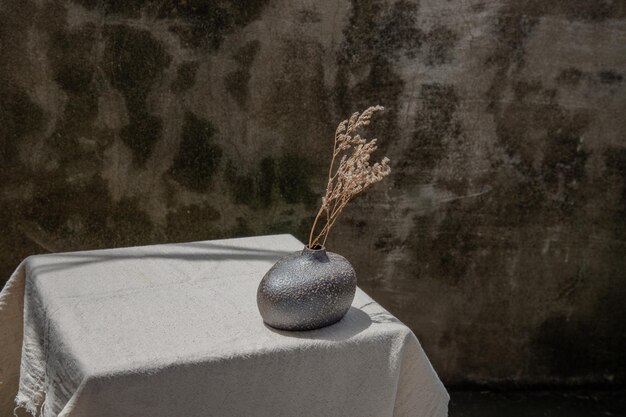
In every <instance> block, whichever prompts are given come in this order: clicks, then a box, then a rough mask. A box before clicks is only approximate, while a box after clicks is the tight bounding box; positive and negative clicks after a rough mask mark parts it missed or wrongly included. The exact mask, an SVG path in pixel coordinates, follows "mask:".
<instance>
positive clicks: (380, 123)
mask: <svg viewBox="0 0 626 417" xmlns="http://www.w3.org/2000/svg"><path fill="white" fill-rule="evenodd" d="M625 77H626V2H625V1H624V0H613V1H609V0H560V1H559V0H554V1H544V0H494V1H484V0H447V1H442V0H419V1H417V0H416V1H405V0H399V1H379V0H370V1H356V0H354V1H352V2H350V1H345V0H332V1H330V0H317V1H314V0H310V1H305V0H298V1H287V0H248V1H234V0H233V1H227V0H220V1H200V0H187V1H183V0H180V1H170V0H161V1H146V0H133V1H121V0H74V1H60V0H57V1H43V0H41V1H34V0H21V1H4V2H2V3H0V162H1V164H0V205H1V206H0V207H1V210H0V227H1V228H2V234H0V271H1V273H2V277H3V278H2V279H4V278H6V277H8V275H9V273H10V272H11V271H12V269H13V268H14V267H15V266H16V265H17V263H18V262H19V260H20V259H21V258H23V257H25V256H27V255H29V254H33V253H41V252H47V251H67V250H79V249H87V248H97V247H112V246H122V245H135V244H148V243H157V242H165V241H184V240H201V239H211V238H218V237H230V236H242V235H253V234H269V233H279V232H289V233H293V234H294V235H295V236H297V237H299V238H304V237H305V235H306V233H307V229H308V227H309V224H310V221H311V217H312V215H313V214H314V211H315V208H316V205H317V200H316V199H317V195H319V193H320V192H321V191H322V187H323V182H324V178H323V177H324V175H325V170H326V164H327V160H328V155H329V153H330V148H331V146H332V135H333V133H334V127H335V126H336V124H337V123H338V122H339V121H340V120H341V119H342V118H344V117H345V116H347V115H348V114H350V113H351V112H353V111H355V110H360V109H363V108H365V107H366V106H368V105H370V104H382V105H384V106H385V107H386V108H387V111H385V113H384V114H382V115H380V116H378V117H377V118H376V120H375V123H374V126H373V127H372V130H371V131H370V132H369V134H370V135H372V136H378V137H379V138H380V140H381V142H382V146H381V148H382V150H381V154H380V156H382V155H383V154H386V155H388V156H389V157H390V158H391V160H392V168H393V173H392V175H391V177H390V178H389V179H387V180H386V181H385V182H384V183H382V184H379V185H377V186H376V187H374V188H372V189H371V190H369V191H368V192H367V193H365V194H364V195H363V196H362V197H360V198H359V199H358V200H357V201H356V202H355V204H354V205H353V206H352V207H351V208H349V209H348V210H347V212H346V213H345V217H344V218H343V220H342V222H341V224H340V225H339V226H338V227H337V229H336V230H335V232H334V233H335V234H334V236H332V237H331V239H330V241H329V245H328V246H329V247H330V249H331V250H334V251H336V252H339V253H342V254H344V255H345V256H346V257H348V258H349V259H351V260H352V261H353V263H354V265H355V267H356V269H357V272H358V274H359V280H360V281H359V282H360V285H361V286H362V287H363V288H364V289H365V290H366V291H368V292H370V293H371V294H372V295H373V296H374V297H375V298H376V299H378V300H379V301H380V302H381V303H382V304H383V305H384V306H385V307H387V308H388V309H389V310H391V311H392V312H393V313H395V314H396V315H397V316H398V317H399V318H400V319H402V320H403V321H405V322H406V323H407V324H408V325H409V326H410V327H411V328H412V329H413V330H414V331H415V333H416V334H417V335H418V336H419V337H420V340H421V341H422V343H423V345H424V348H425V349H426V351H427V353H428V354H429V356H430V358H431V359H432V361H433V363H434V365H435V367H436V369H437V371H438V372H439V373H440V375H441V376H442V377H443V378H444V380H445V381H446V382H448V383H472V382H478V383H481V382H491V383H499V382H502V383H531V384H532V383H584V382H607V383H611V382H624V381H626V349H624V346H626V323H625V320H626V302H625V300H626V133H625V132H626V79H625ZM259 278H260V277H259Z"/></svg>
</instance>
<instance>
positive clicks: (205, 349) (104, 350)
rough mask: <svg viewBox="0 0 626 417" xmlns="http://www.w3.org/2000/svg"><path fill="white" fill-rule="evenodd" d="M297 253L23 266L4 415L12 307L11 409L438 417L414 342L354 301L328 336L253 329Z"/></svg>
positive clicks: (259, 244)
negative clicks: (273, 279)
mask: <svg viewBox="0 0 626 417" xmlns="http://www.w3.org/2000/svg"><path fill="white" fill-rule="evenodd" d="M302 246H303V245H302V243H300V242H299V241H298V240H296V239H295V238H293V237H292V236H289V235H277V236H265V237H253V238H244V239H230V240H222V241H209V242H196V243H182V244H169V245H157V246H144V247H135V248H123V249H111V250H98V251H88V252H74V253H61V254H50V255H39V256H32V257H29V258H28V259H26V260H25V261H24V262H23V263H22V265H20V267H19V269H18V271H16V273H15V274H14V275H13V277H12V278H11V280H10V282H9V283H8V284H7V286H6V288H5V289H4V290H3V291H2V293H1V294H0V316H1V317H2V319H0V335H2V337H3V338H4V336H5V335H7V338H6V339H4V340H5V341H6V342H5V341H3V342H2V349H3V353H2V356H1V357H0V359H1V360H2V362H0V372H1V373H0V383H1V384H2V385H0V387H1V390H2V391H3V394H2V396H3V397H4V398H3V400H4V405H6V398H7V397H9V396H12V394H14V386H15V381H14V378H15V375H14V374H15V368H16V367H15V365H14V364H11V363H9V362H10V361H11V356H12V355H13V356H14V355H15V354H16V352H19V351H20V349H19V348H16V347H15V344H16V343H20V340H19V339H20V337H19V336H16V334H15V333H16V332H17V331H20V330H21V329H20V325H21V323H16V320H21V311H19V310H20V309H21V308H22V306H21V300H20V297H22V296H23V301H24V305H23V323H24V327H23V330H24V332H23V335H24V337H23V342H22V349H21V368H20V381H19V392H18V394H17V401H18V403H19V405H20V406H22V407H25V408H26V409H28V410H29V411H31V412H32V413H35V412H37V409H38V408H39V407H40V406H41V404H42V403H43V410H41V412H42V414H43V416H44V417H50V416H65V417H79V416H80V417H104V416H106V417H131V416H137V417H147V416H150V417H178V416H180V417H194V416H198V417H200V416H216V417H229V416H268V417H269V416H271V417H277V416H288V417H297V416H311V417H332V416H337V417H349V416H354V417H367V416H372V417H384V416H445V415H447V404H448V399H449V397H448V394H447V392H446V390H445V389H444V387H443V385H442V384H441V382H440V381H439V379H438V377H437V375H436V373H435V371H434V370H433V368H432V367H431V365H430V363H429V361H428V359H427V357H426V355H425V354H424V351H423V350H422V348H421V347H420V344H419V342H418V341H417V339H416V337H415V336H414V335H413V333H412V332H411V331H410V330H409V329H408V328H407V327H406V326H404V325H403V324H402V323H401V322H399V321H398V320H397V319H396V318H394V317H393V316H392V315H391V314H389V313H388V312H387V311H385V310H384V309H383V308H382V307H381V306H380V305H378V304H377V303H376V302H374V301H373V300H372V299H371V298H370V297H368V296H367V295H366V294H365V293H363V292H362V291H361V290H358V291H357V295H356V297H355V300H354V303H353V307H352V308H351V310H350V311H349V313H348V314H347V316H346V317H345V318H344V319H343V320H341V321H340V322H339V323H337V324H335V325H333V326H330V327H327V328H324V329H320V330H315V331H310V332H295V333H294V332H279V331H276V330H273V329H271V328H268V327H267V326H265V325H264V324H263V322H262V321H261V318H260V316H259V314H258V311H257V307H256V289H257V285H258V283H259V281H260V279H261V278H262V277H263V275H264V274H265V272H266V271H267V270H268V269H269V268H270V267H271V265H272V264H273V263H274V262H276V260H277V259H279V258H280V257H281V256H283V255H285V254H286V253H288V252H293V251H297V250H301V249H302ZM24 283H25V285H24ZM22 285H24V287H22ZM21 288H25V289H24V293H23V294H22V292H21ZM15 359H16V358H13V360H14V361H15ZM3 411H4V410H3ZM10 411H12V410H10ZM2 415H4V413H2Z"/></svg>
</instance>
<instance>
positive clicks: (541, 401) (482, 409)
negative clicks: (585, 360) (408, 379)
mask: <svg viewBox="0 0 626 417" xmlns="http://www.w3.org/2000/svg"><path fill="white" fill-rule="evenodd" d="M449 392H450V413H449V417H606V416H615V417H617V416H619V417H626V389H620V390H614V391H501V392H498V391H456V390H450V391H449Z"/></svg>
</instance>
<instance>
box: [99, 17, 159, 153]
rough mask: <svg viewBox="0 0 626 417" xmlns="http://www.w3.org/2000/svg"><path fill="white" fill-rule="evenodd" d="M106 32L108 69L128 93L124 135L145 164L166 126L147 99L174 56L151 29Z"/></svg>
mask: <svg viewBox="0 0 626 417" xmlns="http://www.w3.org/2000/svg"><path fill="white" fill-rule="evenodd" d="M105 33H106V39H107V40H106V47H105V50H104V56H103V61H104V71H105V73H106V75H107V77H108V79H109V80H110V82H111V85H112V86H113V87H114V88H116V89H118V90H120V92H121V93H122V94H123V95H124V98H125V100H126V108H127V111H128V116H129V124H128V125H127V126H124V128H123V129H122V131H121V132H120V136H121V137H122V140H123V141H124V143H125V144H126V145H127V146H128V147H129V148H130V149H131V150H132V152H133V157H134V160H135V162H137V163H138V164H144V163H145V162H146V161H147V159H148V158H149V157H150V155H151V153H152V150H153V148H154V145H155V143H156V141H157V140H158V139H159V137H160V136H161V130H162V125H163V122H162V121H161V119H160V118H159V117H157V116H155V115H153V114H151V112H150V111H149V109H148V108H147V103H146V99H147V96H148V93H149V92H150V89H151V87H152V86H153V84H154V83H155V82H156V81H157V78H158V77H159V76H160V75H161V74H162V72H163V70H164V69H165V68H166V67H167V66H168V65H169V64H170V61H171V57H170V55H169V54H168V53H167V51H165V49H164V48H163V46H162V45H161V44H160V43H159V41H157V40H156V39H154V37H153V36H152V35H151V34H150V32H148V31H144V30H137V29H134V28H130V27H126V26H108V27H106V28H105Z"/></svg>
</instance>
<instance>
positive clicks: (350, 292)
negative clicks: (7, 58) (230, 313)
mask: <svg viewBox="0 0 626 417" xmlns="http://www.w3.org/2000/svg"><path fill="white" fill-rule="evenodd" d="M355 291H356V274H355V272H354V268H353V267H352V265H350V262H348V261H347V260H346V258H344V257H343V256H341V255H338V254H336V253H333V252H327V251H326V249H325V248H323V247H320V246H317V247H313V248H308V247H305V248H304V249H303V250H302V251H301V252H295V253H293V254H291V255H288V256H286V257H285V258H282V259H281V260H279V261H278V262H276V264H274V266H272V268H271V269H270V270H269V271H268V272H267V273H266V274H265V276H264V277H263V279H262V280H261V283H260V284H259V288H258V291H257V306H258V308H259V312H260V313H261V317H262V318H263V321H264V322H265V323H266V324H267V325H268V326H271V327H274V328H276V329H280V330H313V329H319V328H321V327H325V326H329V325H331V324H333V323H336V322H337V321H339V320H341V318H342V317H343V316H345V314H346V313H347V312H348V310H349V309H350V306H351V304H352V300H353V299H354V293H355Z"/></svg>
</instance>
